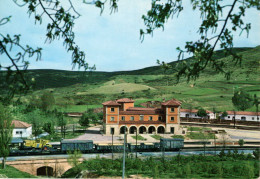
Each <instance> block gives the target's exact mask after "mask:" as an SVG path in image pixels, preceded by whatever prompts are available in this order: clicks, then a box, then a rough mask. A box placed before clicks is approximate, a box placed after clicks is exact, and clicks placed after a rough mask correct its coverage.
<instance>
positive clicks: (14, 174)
mask: <svg viewBox="0 0 260 179" xmlns="http://www.w3.org/2000/svg"><path fill="white" fill-rule="evenodd" d="M1 175H5V176H6V177H8V178H37V176H33V175H30V174H28V173H25V172H22V171H20V170H17V169H16V168H14V167H12V166H9V165H6V168H5V169H2V166H1V165H0V178H1Z"/></svg>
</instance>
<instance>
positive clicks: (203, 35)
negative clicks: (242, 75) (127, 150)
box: [140, 0, 260, 80]
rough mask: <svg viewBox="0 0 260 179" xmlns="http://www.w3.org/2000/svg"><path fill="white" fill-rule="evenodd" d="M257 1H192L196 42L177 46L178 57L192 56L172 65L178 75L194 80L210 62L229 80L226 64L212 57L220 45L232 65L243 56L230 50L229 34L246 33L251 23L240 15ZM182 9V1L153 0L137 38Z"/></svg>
mask: <svg viewBox="0 0 260 179" xmlns="http://www.w3.org/2000/svg"><path fill="white" fill-rule="evenodd" d="M259 3H260V2H259V1H256V0H248V1H238V0H232V1H228V2H222V1H200V0H192V1H191V5H192V8H193V10H197V11H199V12H200V14H201V16H200V18H201V25H200V27H199V28H198V33H199V35H200V37H199V38H198V40H197V41H195V42H193V41H189V42H186V45H185V50H182V49H180V48H179V47H178V48H177V50H178V51H179V55H178V59H179V60H181V59H183V58H184V54H189V55H190V54H192V55H193V60H192V61H190V62H188V63H181V64H179V65H178V66H177V67H175V68H174V70H175V71H176V72H177V78H178V79H179V78H180V77H181V76H184V77H187V80H190V79H197V78H198V77H199V75H200V73H201V71H202V70H204V69H205V68H206V67H207V66H208V65H211V66H212V67H213V69H214V70H215V71H216V72H220V73H224V74H225V76H226V77H227V78H228V79H229V77H230V75H231V71H229V70H227V71H225V69H224V67H225V66H226V65H227V64H225V63H223V62H220V61H218V60H215V59H214V58H213V54H214V53H213V52H214V50H215V49H216V48H217V46H218V45H219V47H220V48H221V49H224V51H225V56H229V55H231V56H232V58H233V61H234V62H235V64H237V63H240V62H241V59H242V57H241V56H239V55H238V54H237V53H235V52H234V51H232V48H233V36H232V33H233V32H235V31H237V30H240V31H241V33H242V32H243V31H246V33H247V35H248V33H249V30H250V28H251V24H250V23H244V21H243V19H242V17H243V16H244V15H245V13H246V11H247V10H248V9H249V8H258V7H259ZM184 8H185V7H184V6H183V2H182V0H177V1H171V0H167V1H166V2H164V1H163V2H162V1H160V0H155V1H152V5H151V9H150V10H149V11H148V12H147V15H143V16H142V19H143V20H144V24H145V26H146V30H143V29H141V30H140V38H141V39H142V40H143V39H144V35H145V34H151V35H152V34H153V31H154V30H155V29H158V28H164V25H165V23H166V22H167V20H168V19H169V18H170V17H173V16H174V15H175V16H178V15H179V14H180V13H181V11H182V10H183V9H184ZM223 12H225V13H223ZM222 22H224V23H222Z"/></svg>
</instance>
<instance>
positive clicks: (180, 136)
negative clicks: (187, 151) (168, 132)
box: [171, 135, 184, 139]
mask: <svg viewBox="0 0 260 179" xmlns="http://www.w3.org/2000/svg"><path fill="white" fill-rule="evenodd" d="M171 137H172V138H174V139H184V136H183V135H173V136H171Z"/></svg>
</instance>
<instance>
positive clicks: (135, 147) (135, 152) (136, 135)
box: [135, 128, 137, 158]
mask: <svg viewBox="0 0 260 179" xmlns="http://www.w3.org/2000/svg"><path fill="white" fill-rule="evenodd" d="M135 132H136V135H135V158H137V128H136V130H135Z"/></svg>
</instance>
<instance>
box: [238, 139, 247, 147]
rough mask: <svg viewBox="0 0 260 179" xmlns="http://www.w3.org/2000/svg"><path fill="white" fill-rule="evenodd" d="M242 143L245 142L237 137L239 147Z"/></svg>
mask: <svg viewBox="0 0 260 179" xmlns="http://www.w3.org/2000/svg"><path fill="white" fill-rule="evenodd" d="M244 143H245V142H244V140H243V139H239V140H238V144H239V145H240V146H241V147H242V146H243V145H244Z"/></svg>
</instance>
